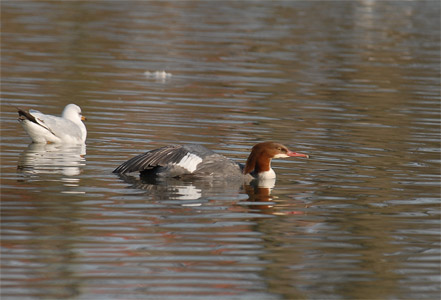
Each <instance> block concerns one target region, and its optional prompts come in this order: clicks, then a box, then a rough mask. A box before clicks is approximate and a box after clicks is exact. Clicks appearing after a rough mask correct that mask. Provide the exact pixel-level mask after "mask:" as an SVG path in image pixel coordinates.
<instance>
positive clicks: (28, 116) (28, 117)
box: [15, 107, 38, 124]
mask: <svg viewBox="0 0 441 300" xmlns="http://www.w3.org/2000/svg"><path fill="white" fill-rule="evenodd" d="M15 108H16V109H17V112H18V118H19V119H20V120H29V121H31V122H34V123H37V124H38V122H37V120H36V119H35V117H34V116H33V115H31V114H30V113H29V112H27V111H25V110H24V109H21V108H20V107H15Z"/></svg>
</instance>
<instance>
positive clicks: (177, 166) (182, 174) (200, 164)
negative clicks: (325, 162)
mask: <svg viewBox="0 0 441 300" xmlns="http://www.w3.org/2000/svg"><path fill="white" fill-rule="evenodd" d="M286 157H305V158H308V157H309V156H308V155H306V154H302V153H296V152H292V151H290V150H289V149H288V148H287V147H286V146H284V145H282V144H279V143H275V142H263V143H259V144H256V145H254V147H253V148H252V150H251V153H250V155H249V156H248V159H247V162H246V164H245V165H242V164H239V163H236V162H234V161H232V160H230V159H228V158H226V157H225V156H223V155H220V154H217V153H215V152H213V151H211V150H209V149H207V148H205V147H204V146H201V145H193V144H190V145H169V146H164V147H161V148H158V149H154V150H151V151H148V152H146V153H143V154H140V155H138V156H135V157H133V158H131V159H129V160H128V161H126V162H125V163H123V164H121V165H120V166H119V167H117V168H116V169H115V170H114V171H113V173H119V174H125V173H131V172H140V174H141V175H142V176H158V177H175V178H186V177H196V178H203V177H211V178H232V179H237V178H240V177H244V176H246V177H248V178H249V179H253V178H256V179H258V180H267V179H275V177H276V173H275V172H274V170H273V169H272V168H271V159H273V158H286Z"/></svg>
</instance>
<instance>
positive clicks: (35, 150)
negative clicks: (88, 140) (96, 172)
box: [17, 143, 86, 176]
mask: <svg viewBox="0 0 441 300" xmlns="http://www.w3.org/2000/svg"><path fill="white" fill-rule="evenodd" d="M85 154H86V145H85V144H82V145H69V146H66V145H63V144H41V143H39V144H35V143H31V144H30V145H29V146H28V148H27V149H26V150H25V151H23V153H22V154H21V156H20V158H19V160H18V166H17V169H18V170H19V172H20V173H23V174H27V175H32V174H62V175H65V176H75V175H79V174H80V168H81V167H82V166H83V165H84V162H85V158H84V157H83V156H84V155H85Z"/></svg>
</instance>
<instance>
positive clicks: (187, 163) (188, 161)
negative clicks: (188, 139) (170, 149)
mask: <svg viewBox="0 0 441 300" xmlns="http://www.w3.org/2000/svg"><path fill="white" fill-rule="evenodd" d="M201 162H202V158H200V157H199V156H197V155H195V154H193V153H187V155H185V156H184V157H183V158H182V159H181V161H180V162H179V163H177V164H176V165H177V166H180V167H182V168H185V169H187V170H188V171H190V172H194V171H195V170H196V168H197V167H198V165H199V164H200V163H201Z"/></svg>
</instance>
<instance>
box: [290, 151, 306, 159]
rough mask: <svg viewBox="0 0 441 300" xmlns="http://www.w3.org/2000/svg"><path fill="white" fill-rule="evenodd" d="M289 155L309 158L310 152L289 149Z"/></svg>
mask: <svg viewBox="0 0 441 300" xmlns="http://www.w3.org/2000/svg"><path fill="white" fill-rule="evenodd" d="M287 155H288V156H294V157H305V158H309V155H308V154H303V153H298V152H291V151H289V152H288V153H287Z"/></svg>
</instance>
